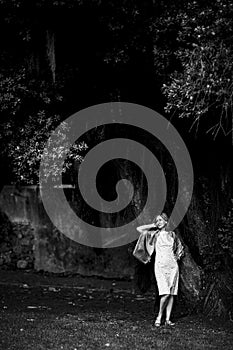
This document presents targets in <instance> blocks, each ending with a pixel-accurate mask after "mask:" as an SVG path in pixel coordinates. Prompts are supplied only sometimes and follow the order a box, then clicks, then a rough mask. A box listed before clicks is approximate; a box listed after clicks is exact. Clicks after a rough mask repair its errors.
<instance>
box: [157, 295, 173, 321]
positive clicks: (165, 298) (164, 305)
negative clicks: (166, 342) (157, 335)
mask: <svg viewBox="0 0 233 350" xmlns="http://www.w3.org/2000/svg"><path fill="white" fill-rule="evenodd" d="M173 301H174V296H173V295H170V294H165V295H162V296H161V299H160V305H159V313H158V316H157V318H156V323H157V324H159V323H161V319H162V316H163V312H164V310H165V309H166V321H170V316H171V312H172V307H173Z"/></svg>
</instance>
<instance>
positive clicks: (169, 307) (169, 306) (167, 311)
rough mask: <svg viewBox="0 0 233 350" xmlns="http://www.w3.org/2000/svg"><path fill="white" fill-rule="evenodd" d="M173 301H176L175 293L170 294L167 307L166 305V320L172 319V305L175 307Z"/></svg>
mask: <svg viewBox="0 0 233 350" xmlns="http://www.w3.org/2000/svg"><path fill="white" fill-rule="evenodd" d="M173 301H174V297H173V295H169V298H168V302H167V307H166V321H169V320H170V316H171V312H172V307H173Z"/></svg>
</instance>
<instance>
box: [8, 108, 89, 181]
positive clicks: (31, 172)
mask: <svg viewBox="0 0 233 350" xmlns="http://www.w3.org/2000/svg"><path fill="white" fill-rule="evenodd" d="M60 122H61V118H60V117H59V116H58V115H54V116H47V115H46V113H45V111H39V112H38V113H37V115H36V116H35V115H32V116H31V115H30V116H29V117H28V119H27V120H26V121H25V124H24V126H22V127H20V128H19V129H18V130H17V133H16V132H15V128H12V127H11V126H8V129H7V133H6V135H5V137H6V138H8V140H9V141H8V143H7V144H8V147H7V150H6V151H7V154H8V157H9V158H10V160H11V162H12V170H13V173H14V175H15V181H18V182H20V183H21V184H36V183H38V181H39V178H38V175H39V166H40V161H41V157H42V154H44V157H45V159H44V164H45V166H44V168H43V170H44V175H45V177H46V178H47V177H48V176H52V177H53V178H54V179H55V178H56V177H57V176H58V162H57V160H59V159H60V158H61V157H63V156H65V155H66V154H67V157H66V161H65V163H64V168H63V172H65V171H66V170H67V169H69V168H70V167H71V166H72V164H73V162H74V161H78V162H81V160H82V156H81V155H80V152H81V151H82V150H83V149H86V148H87V146H86V144H85V143H79V144H74V145H73V146H72V147H71V145H70V144H69V142H68V141H66V132H68V126H67V123H66V122H61V123H60ZM59 123H60V125H61V128H62V130H63V133H59V134H57V135H56V136H57V145H56V147H54V148H53V152H50V153H48V152H47V153H46V144H47V141H48V139H49V137H50V134H51V132H52V131H53V129H54V127H55V126H56V124H59ZM46 165H47V166H46ZM51 165H52V166H51Z"/></svg>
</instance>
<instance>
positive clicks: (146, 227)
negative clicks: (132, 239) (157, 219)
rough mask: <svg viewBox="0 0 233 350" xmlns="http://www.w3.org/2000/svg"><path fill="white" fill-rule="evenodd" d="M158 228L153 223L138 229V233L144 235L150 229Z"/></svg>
mask: <svg viewBox="0 0 233 350" xmlns="http://www.w3.org/2000/svg"><path fill="white" fill-rule="evenodd" d="M153 227H156V225H155V223H154V222H153V223H152V224H147V225H142V226H138V227H137V231H138V232H140V233H143V232H145V231H147V230H149V229H150V228H153Z"/></svg>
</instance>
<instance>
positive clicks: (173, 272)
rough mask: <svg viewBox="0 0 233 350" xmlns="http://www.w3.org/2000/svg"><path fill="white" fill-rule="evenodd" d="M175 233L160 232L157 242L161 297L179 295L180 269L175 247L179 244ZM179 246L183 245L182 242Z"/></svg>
mask: <svg viewBox="0 0 233 350" xmlns="http://www.w3.org/2000/svg"><path fill="white" fill-rule="evenodd" d="M177 239H178V238H177V237H176V236H175V233H174V232H168V231H160V232H158V233H157V237H156V241H155V253H156V254H155V265H154V271H155V278H156V281H157V285H158V290H159V295H164V294H171V295H177V292H178V282H179V267H178V264H177V260H178V259H179V256H177V255H176V254H175V249H174V246H175V245H176V244H177ZM178 244H181V243H180V241H179V242H178Z"/></svg>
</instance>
